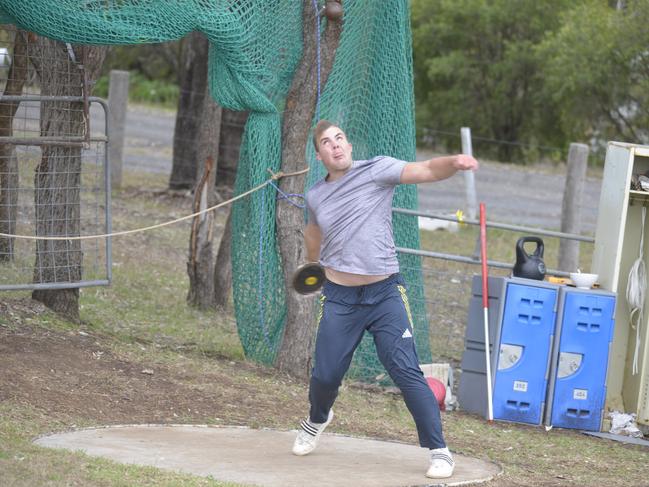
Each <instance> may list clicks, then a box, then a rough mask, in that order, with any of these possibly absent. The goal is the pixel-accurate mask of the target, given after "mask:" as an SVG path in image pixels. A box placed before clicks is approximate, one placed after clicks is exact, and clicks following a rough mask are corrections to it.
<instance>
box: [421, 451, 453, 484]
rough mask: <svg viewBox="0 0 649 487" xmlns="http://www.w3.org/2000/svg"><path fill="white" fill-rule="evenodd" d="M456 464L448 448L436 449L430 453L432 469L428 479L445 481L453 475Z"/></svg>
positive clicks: (428, 472)
mask: <svg viewBox="0 0 649 487" xmlns="http://www.w3.org/2000/svg"><path fill="white" fill-rule="evenodd" d="M454 469H455V462H454V461H453V457H452V456H451V452H450V451H448V448H436V449H434V450H431V451H430V467H428V471H427V472H426V477H429V478H431V479H445V478H447V477H450V476H451V475H453V470H454Z"/></svg>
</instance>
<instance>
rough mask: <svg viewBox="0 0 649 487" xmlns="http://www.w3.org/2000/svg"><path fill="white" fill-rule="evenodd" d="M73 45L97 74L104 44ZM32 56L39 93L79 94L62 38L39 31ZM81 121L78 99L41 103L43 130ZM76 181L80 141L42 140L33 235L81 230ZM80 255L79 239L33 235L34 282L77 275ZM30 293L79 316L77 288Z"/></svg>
mask: <svg viewBox="0 0 649 487" xmlns="http://www.w3.org/2000/svg"><path fill="white" fill-rule="evenodd" d="M31 49H33V50H34V52H33V53H32V52H31ZM73 50H74V53H75V56H76V58H77V61H78V62H81V63H82V64H83V65H84V66H85V71H86V75H87V78H88V80H94V79H96V77H97V75H98V73H99V70H100V69H101V65H102V64H103V61H104V58H105V56H106V51H107V48H106V47H101V46H74V47H73ZM30 61H31V62H32V64H33V66H34V68H35V70H36V72H37V73H38V75H39V78H40V85H41V94H42V95H43V96H81V95H82V93H83V91H82V86H83V71H82V70H81V69H79V67H78V65H76V64H74V63H72V62H71V60H70V57H69V54H68V51H67V49H66V46H65V45H64V44H63V43H61V42H58V41H54V40H51V39H47V38H45V37H39V38H38V40H37V42H36V43H35V44H33V45H30ZM88 85H90V83H88ZM84 126H85V119H84V104H83V103H82V102H58V101H57V102H51V101H50V102H43V103H42V104H41V121H40V127H41V128H40V132H41V136H44V137H45V136H62V135H68V136H81V135H83V133H84ZM80 186H81V147H80V146H78V145H76V146H55V145H49V146H47V145H46V146H43V148H42V157H41V162H40V164H39V165H38V166H37V168H36V174H35V176H34V203H35V209H36V235H37V236H77V235H79V234H80V205H81V200H80V193H79V188H80ZM82 261H83V255H82V250H81V243H80V241H79V240H55V241H47V240H37V241H36V261H35V265H34V282H36V283H54V282H64V283H69V282H76V281H79V280H81V277H82ZM32 297H33V298H34V299H36V300H38V301H41V302H43V303H44V304H45V305H46V306H47V307H49V308H51V309H53V310H54V311H57V312H58V313H60V314H62V315H64V316H65V317H67V318H69V319H72V320H78V319H79V289H51V290H35V291H34V292H33V293H32Z"/></svg>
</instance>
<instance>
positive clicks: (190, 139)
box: [169, 32, 209, 189]
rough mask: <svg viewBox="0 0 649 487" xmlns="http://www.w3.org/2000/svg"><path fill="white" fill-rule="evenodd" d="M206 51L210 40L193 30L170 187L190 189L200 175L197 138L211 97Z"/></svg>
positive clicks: (185, 57) (185, 55) (186, 45)
mask: <svg viewBox="0 0 649 487" xmlns="http://www.w3.org/2000/svg"><path fill="white" fill-rule="evenodd" d="M207 53H208V41H207V38H206V37H205V36H204V35H203V34H201V33H200V32H192V33H191V34H189V35H188V36H187V38H186V39H185V40H184V42H183V46H182V54H181V56H182V65H181V69H180V97H179V98H178V111H177V113H176V125H175V127H174V142H173V158H172V166H171V176H170V178H169V189H191V188H193V187H194V185H195V183H196V181H197V179H198V178H197V169H198V161H199V160H198V157H197V149H198V144H197V143H196V139H197V137H198V131H199V128H200V127H199V124H200V117H201V113H202V109H203V104H204V103H205V100H206V96H207V97H209V94H207V93H208V92H207ZM198 177H200V175H199V176H198Z"/></svg>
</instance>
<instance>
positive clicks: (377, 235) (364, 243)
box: [306, 156, 406, 275]
mask: <svg viewBox="0 0 649 487" xmlns="http://www.w3.org/2000/svg"><path fill="white" fill-rule="evenodd" d="M405 165H406V162H405V161H400V160H398V159H394V158H392V157H385V156H379V157H375V158H373V159H370V160H367V161H354V162H353V163H352V167H351V168H350V170H349V171H348V172H347V173H346V174H345V175H344V176H343V177H342V178H340V179H337V180H336V181H333V182H327V181H325V180H324V179H322V180H320V181H318V182H317V183H316V184H314V185H313V186H312V187H311V189H310V190H309V191H308V192H307V195H306V204H307V209H308V218H309V222H312V223H314V224H316V225H318V227H320V230H321V232H322V244H321V247H320V264H321V265H323V266H324V267H329V268H331V269H334V270H337V271H341V272H350V273H352V274H363V275H380V274H393V273H395V272H398V271H399V262H398V260H397V252H396V250H395V247H394V238H393V236H392V196H393V194H394V188H395V186H396V185H397V184H399V181H400V178H401V171H402V170H403V167H404V166H405Z"/></svg>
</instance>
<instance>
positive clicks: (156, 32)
mask: <svg viewBox="0 0 649 487" xmlns="http://www.w3.org/2000/svg"><path fill="white" fill-rule="evenodd" d="M319 3H320V4H322V3H323V2H322V1H320V2H319ZM302 5H303V2H301V1H298V0H176V1H174V0H59V1H57V2H51V1H49V0H21V1H16V0H0V21H1V22H6V23H14V24H16V25H17V26H19V27H21V28H23V29H26V30H30V31H33V32H36V33H38V34H41V35H45V36H48V37H51V38H54V39H58V40H61V41H65V42H71V43H79V44H140V43H154V42H163V41H169V40H174V39H179V38H181V37H183V36H184V35H186V34H187V33H189V32H191V31H194V30H197V31H201V32H203V33H205V35H206V36H207V37H208V39H209V41H210V54H209V61H210V65H209V78H210V79H209V82H210V90H211V93H212V95H213V97H214V98H215V99H216V100H217V101H218V102H219V103H220V104H221V105H222V106H224V107H227V108H230V109H233V110H250V116H249V118H248V122H247V124H246V128H245V133H244V140H243V143H242V148H241V157H240V161H239V166H238V173H237V179H236V185H235V186H236V187H235V191H236V193H237V194H240V193H242V192H244V191H246V190H248V189H250V188H252V187H254V186H256V185H258V184H260V183H262V182H263V181H265V180H266V179H268V175H269V173H268V169H271V170H273V171H277V170H279V168H280V165H281V161H280V156H281V130H280V128H281V121H282V113H283V110H284V102H285V97H286V93H287V91H288V88H289V86H290V82H291V77H292V74H293V72H294V70H295V68H296V66H297V63H298V61H299V59H300V57H301V54H302V45H303V39H302ZM344 8H345V17H344V28H343V34H342V38H341V43H340V47H339V48H338V51H337V55H336V60H335V64H334V68H333V71H332V73H331V75H330V77H329V81H328V83H327V85H326V89H325V90H324V92H323V93H322V96H321V100H320V116H321V117H323V118H328V119H330V120H332V121H334V122H335V123H338V124H340V125H341V126H342V127H343V128H344V129H345V130H346V132H347V134H348V137H349V139H350V141H351V142H352V143H353V146H354V156H355V157H356V158H367V157H371V156H374V155H379V154H388V155H392V156H394V157H397V158H401V159H405V160H414V156H415V130H414V118H413V112H414V110H413V107H414V100H413V88H412V59H411V44H410V42H411V36H410V20H409V8H408V2H407V0H392V1H390V2H384V1H375V0H345V1H344ZM324 22H326V20H323V21H322V23H323V26H324ZM313 42H315V39H314V40H313ZM313 69H316V66H314V67H313ZM308 147H309V148H308V150H307V154H305V159H306V161H307V162H308V164H309V166H310V167H311V168H312V171H311V172H310V174H309V178H308V184H309V185H311V184H313V183H314V182H315V180H316V179H317V178H318V177H321V176H322V175H323V174H322V168H321V167H320V163H319V162H318V161H316V159H315V155H314V153H313V149H312V148H311V146H310V145H308ZM276 196H277V195H276V192H275V190H274V189H273V188H272V187H269V186H267V187H266V188H264V189H263V190H262V191H258V192H256V193H254V194H252V195H251V196H249V197H246V198H244V199H243V200H240V202H238V203H237V204H235V206H234V208H233V212H234V214H233V237H232V238H233V248H232V255H233V257H232V263H233V286H234V299H235V310H236V317H237V326H238V329H239V336H240V338H241V342H242V344H243V347H244V349H245V352H246V355H247V356H248V357H249V358H251V359H253V360H256V361H259V362H262V363H267V364H270V363H272V362H274V360H275V357H276V354H277V351H278V349H279V345H280V340H281V336H282V332H283V328H284V321H285V317H286V310H285V294H284V292H285V291H284V283H283V281H282V276H283V274H282V272H281V262H280V257H279V252H278V247H277V242H276V232H275V205H276V201H277V200H276ZM416 199H417V196H416V188H415V187H412V186H401V187H399V188H398V190H397V192H396V195H395V205H396V206H400V207H406V208H414V207H416ZM394 229H395V236H396V243H397V246H400V247H409V248H418V247H419V232H418V228H417V220H416V218H415V217H409V216H405V215H395V217H394ZM400 262H401V268H402V271H403V273H404V275H405V278H406V280H407V282H408V285H409V289H410V290H409V296H410V303H411V306H412V311H413V317H414V319H415V336H416V341H417V343H418V352H419V356H420V360H422V361H429V360H430V348H429V341H428V325H427V319H426V312H425V304H424V298H423V284H422V276H421V271H420V262H419V258H417V257H413V256H406V255H401V256H400ZM382 372H383V368H382V366H381V365H380V364H379V362H378V359H377V358H376V354H375V352H374V348H373V345H372V344H371V340H370V339H369V338H366V339H365V340H364V341H363V343H362V344H361V347H360V349H359V352H358V353H357V354H356V357H355V359H354V364H353V366H352V370H351V371H350V375H351V376H352V377H355V378H359V379H362V380H368V379H369V380H373V379H374V378H375V377H376V376H377V375H379V374H381V373H382Z"/></svg>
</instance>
